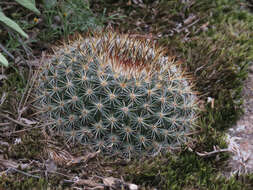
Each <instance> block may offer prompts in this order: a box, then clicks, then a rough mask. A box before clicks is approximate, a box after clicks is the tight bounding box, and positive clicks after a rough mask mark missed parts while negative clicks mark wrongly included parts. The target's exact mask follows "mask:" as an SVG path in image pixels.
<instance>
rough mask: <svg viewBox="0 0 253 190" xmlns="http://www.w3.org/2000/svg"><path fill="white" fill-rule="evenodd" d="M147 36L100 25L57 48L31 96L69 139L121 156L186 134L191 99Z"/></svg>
mask: <svg viewBox="0 0 253 190" xmlns="http://www.w3.org/2000/svg"><path fill="white" fill-rule="evenodd" d="M164 52H165V51H164V50H163V49H162V48H159V47H158V46H157V45H156V44H155V43H154V42H153V41H151V40H147V39H145V40H144V39H138V38H136V37H130V36H129V35H125V34H118V33H115V32H108V31H107V32H101V33H98V34H93V35H92V37H88V38H86V39H78V40H76V41H74V42H70V43H69V44H67V45H65V46H63V47H61V48H59V49H58V50H56V51H55V53H54V55H52V56H51V58H50V59H49V60H48V61H47V63H46V64H44V65H43V66H42V68H41V70H40V74H39V80H38V92H36V96H37V101H36V102H37V103H36V106H37V107H39V110H40V113H43V114H42V117H43V118H44V119H45V118H46V120H48V121H50V122H52V123H53V124H52V126H51V127H52V128H53V129H55V130H56V131H58V132H61V133H63V134H64V136H65V137H66V141H67V142H71V141H72V142H79V143H82V144H84V145H88V146H91V147H92V148H93V149H94V150H101V151H102V152H103V153H110V154H111V153H120V154H121V155H124V156H127V157H129V156H132V155H137V154H138V155H142V154H140V153H150V154H155V153H157V152H164V151H167V150H168V149H169V148H170V147H178V146H180V145H181V144H182V143H185V142H187V141H188V137H187V135H185V134H186V133H189V132H190V131H192V130H193V129H194V125H195V124H194V123H195V120H196V115H197V110H198V109H197V104H196V102H197V98H196V95H195V94H194V92H193V91H192V87H191V85H189V84H190V83H189V81H187V80H186V78H185V76H184V75H183V73H182V71H181V69H180V68H179V66H178V65H177V64H176V63H175V62H174V61H173V60H172V59H170V58H169V57H167V56H165V53H164Z"/></svg>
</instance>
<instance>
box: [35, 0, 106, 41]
mask: <svg viewBox="0 0 253 190" xmlns="http://www.w3.org/2000/svg"><path fill="white" fill-rule="evenodd" d="M42 3H43V16H44V25H45V28H43V29H42V30H41V33H40V35H39V36H38V38H39V39H41V40H42V41H51V40H52V39H55V38H59V37H64V38H66V37H67V36H68V35H70V34H73V33H74V32H77V31H78V32H85V31H87V29H88V28H94V27H98V26H100V25H102V22H103V19H104V17H102V16H97V15H95V14H94V13H93V12H92V11H91V9H90V5H89V1H80V0H67V1H57V0H43V1H42ZM104 20H106V19H104Z"/></svg>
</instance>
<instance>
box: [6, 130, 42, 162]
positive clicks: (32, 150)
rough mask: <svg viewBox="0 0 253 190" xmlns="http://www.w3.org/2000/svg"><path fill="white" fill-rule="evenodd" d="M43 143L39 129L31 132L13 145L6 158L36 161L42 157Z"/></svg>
mask: <svg viewBox="0 0 253 190" xmlns="http://www.w3.org/2000/svg"><path fill="white" fill-rule="evenodd" d="M44 147H45V142H43V138H42V134H41V131H40V129H39V130H38V129H37V130H31V131H30V132H29V133H25V134H24V135H22V137H21V142H20V143H17V144H14V145H12V146H11V147H10V150H9V151H8V153H7V154H8V157H11V158H16V159H18V158H28V159H38V158H40V157H42V156H43V152H44Z"/></svg>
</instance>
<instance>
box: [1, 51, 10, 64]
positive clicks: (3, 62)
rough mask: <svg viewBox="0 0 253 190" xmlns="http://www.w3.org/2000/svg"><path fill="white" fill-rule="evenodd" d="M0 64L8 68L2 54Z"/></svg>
mask: <svg viewBox="0 0 253 190" xmlns="http://www.w3.org/2000/svg"><path fill="white" fill-rule="evenodd" d="M0 63H2V64H3V65H4V66H6V67H7V66H8V61H7V59H6V58H5V57H4V56H3V55H2V54H1V53H0Z"/></svg>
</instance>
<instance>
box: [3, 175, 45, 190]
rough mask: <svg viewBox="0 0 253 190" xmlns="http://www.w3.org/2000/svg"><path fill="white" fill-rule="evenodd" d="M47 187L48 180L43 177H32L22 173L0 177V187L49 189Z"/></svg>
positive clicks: (28, 189) (33, 189) (30, 189)
mask: <svg viewBox="0 0 253 190" xmlns="http://www.w3.org/2000/svg"><path fill="white" fill-rule="evenodd" d="M46 187H47V181H46V180H45V179H43V178H40V179H37V178H31V177H26V176H24V175H22V174H21V175H20V174H17V175H15V176H13V175H4V176H1V177H0V189H19V190H35V189H36V190H44V189H47V188H46Z"/></svg>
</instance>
